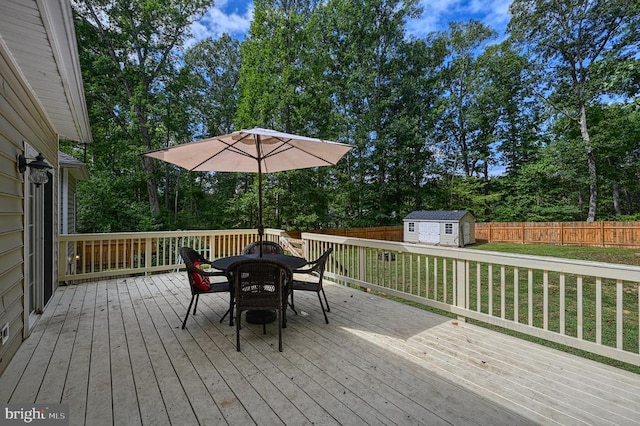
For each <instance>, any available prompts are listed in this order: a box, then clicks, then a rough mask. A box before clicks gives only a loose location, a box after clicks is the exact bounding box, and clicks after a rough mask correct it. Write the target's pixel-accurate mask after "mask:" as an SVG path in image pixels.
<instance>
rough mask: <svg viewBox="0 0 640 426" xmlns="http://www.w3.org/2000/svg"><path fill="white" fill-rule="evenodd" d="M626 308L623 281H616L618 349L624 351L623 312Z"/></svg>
mask: <svg viewBox="0 0 640 426" xmlns="http://www.w3.org/2000/svg"><path fill="white" fill-rule="evenodd" d="M623 307H624V302H623V288H622V281H620V280H617V281H616V348H617V349H622V347H623V345H624V342H623V340H622V325H623V320H622V310H623Z"/></svg>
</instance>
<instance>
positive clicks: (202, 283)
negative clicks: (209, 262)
mask: <svg viewBox="0 0 640 426" xmlns="http://www.w3.org/2000/svg"><path fill="white" fill-rule="evenodd" d="M193 266H195V267H196V268H197V269H200V270H202V266H200V262H198V261H197V260H196V261H195V262H193ZM191 277H192V278H193V284H194V285H195V286H196V288H197V289H198V290H200V291H209V288H211V282H210V281H209V277H207V276H205V275H200V274H198V273H197V272H192V273H191Z"/></svg>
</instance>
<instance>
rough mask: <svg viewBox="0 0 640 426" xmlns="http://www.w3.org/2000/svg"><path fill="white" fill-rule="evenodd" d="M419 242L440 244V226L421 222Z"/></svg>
mask: <svg viewBox="0 0 640 426" xmlns="http://www.w3.org/2000/svg"><path fill="white" fill-rule="evenodd" d="M418 241H420V242H421V243H431V244H437V243H439V242H440V224H439V223H434V222H420V223H419V224H418Z"/></svg>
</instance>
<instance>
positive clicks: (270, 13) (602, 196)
mask: <svg viewBox="0 0 640 426" xmlns="http://www.w3.org/2000/svg"><path fill="white" fill-rule="evenodd" d="M209 3H210V2H208V1H205V0H188V1H184V0H167V1H162V2H161V1H159V0H135V1H133V2H132V1H124V0H113V1H112V0H83V1H78V2H74V8H75V12H76V31H77V38H78V41H79V50H80V57H81V65H82V70H83V80H84V82H85V91H86V97H87V101H88V106H89V111H90V120H91V125H92V132H93V136H94V141H95V142H94V143H93V144H91V145H89V146H88V147H87V152H88V156H87V162H88V165H89V169H90V175H91V179H90V180H89V181H88V182H83V183H82V184H81V185H80V192H79V202H78V205H79V207H80V209H81V211H80V214H79V220H80V227H81V229H82V230H84V231H90V232H98V231H109V230H110V231H115V230H123V231H124V230H128V231H134V230H152V229H204V228H218V229H224V228H237V227H241V228H246V227H255V226H256V225H257V220H258V218H257V216H258V208H257V205H258V203H257V179H256V176H255V175H254V174H234V173H193V172H188V171H186V170H183V169H180V168H177V167H175V166H173V165H170V164H166V163H162V162H159V161H156V160H150V159H147V158H146V157H141V156H140V154H141V153H142V152H144V151H147V150H149V149H156V148H160V147H164V146H172V145H175V144H178V143H185V142H188V141H191V140H197V139H200V138H203V137H207V136H212V135H216V134H223V133H228V132H231V131H233V130H238V129H241V128H249V127H253V126H260V127H268V128H274V129H276V130H281V131H286V132H290V133H297V134H301V135H308V136H314V137H321V138H324V139H328V140H336V141H338V142H344V143H349V144H352V145H353V146H354V149H353V150H352V152H351V153H350V154H349V155H347V156H346V157H345V159H343V160H342V161H341V162H340V163H339V164H338V165H337V166H335V167H326V168H318V169H316V170H296V171H291V172H285V173H276V174H267V175H265V177H264V197H263V198H264V223H265V226H268V227H278V228H285V229H302V230H304V229H307V228H324V227H336V226H345V227H349V226H375V225H387V224H398V223H399V222H400V221H401V218H402V217H404V216H405V215H406V214H407V213H409V212H410V211H412V210H416V209H468V210H471V211H473V212H474V214H475V215H476V217H477V218H479V219H481V220H494V221H500V220H503V221H535V220H543V221H556V220H558V221H563V220H583V219H585V218H593V217H594V216H595V207H594V206H597V209H598V212H599V216H598V217H599V218H600V219H604V218H607V219H617V220H623V219H629V218H634V217H636V216H637V212H638V211H640V181H638V174H637V170H638V167H639V166H640V164H639V161H640V158H639V154H640V151H639V150H638V140H639V138H640V116H639V115H638V111H639V108H638V100H637V99H638V88H639V87H640V84H639V82H640V77H639V76H640V72H639V70H640V66H638V49H637V46H638V37H639V36H638V34H640V31H637V30H638V28H639V25H640V24H639V20H638V17H639V7H640V6H638V4H637V2H628V1H623V0H614V1H610V2H589V1H587V0H580V1H577V2H575V1H573V2H569V1H567V0H553V1H547V2H540V1H537V0H515V1H514V2H512V6H511V11H512V20H511V22H510V24H509V35H510V37H509V39H507V40H504V41H503V42H500V43H496V34H495V31H494V30H493V29H492V28H490V27H488V26H486V25H483V24H481V23H479V22H476V21H469V22H455V23H452V24H451V25H450V27H449V28H448V29H447V30H446V31H443V32H438V33H433V34H429V35H427V36H426V37H424V38H422V39H415V38H411V37H409V36H408V35H407V33H406V22H407V20H408V19H410V18H412V17H416V16H417V14H418V13H419V12H420V10H419V6H418V2H417V1H414V0H411V1H406V2H403V1H396V0H391V1H382V0H328V1H325V2H320V1H317V0H303V1H298V2H279V1H273V0H256V1H255V3H254V5H255V9H254V20H253V22H252V24H251V28H250V32H249V34H248V35H247V37H246V38H245V40H244V41H243V42H242V43H240V42H239V41H238V40H234V39H232V38H231V37H229V36H228V35H223V36H222V37H220V38H219V39H217V40H212V39H207V40H202V41H199V42H197V43H195V44H194V45H192V46H191V47H189V48H188V49H186V50H184V49H183V42H184V40H185V39H186V37H187V36H188V28H189V26H190V24H191V22H193V21H195V20H197V19H199V17H200V16H201V14H202V13H203V12H204V10H205V8H206V7H207V6H209ZM98 17H100V19H98ZM576 28H580V31H574V30H575V29H576ZM598 46H600V49H599V48H598ZM73 149H77V148H76V147H74V148H73ZM495 170H504V174H503V175H499V176H493V175H492V174H495ZM596 170H597V173H596ZM492 172H493V173H492ZM595 194H597V195H598V196H597V197H594V195H595Z"/></svg>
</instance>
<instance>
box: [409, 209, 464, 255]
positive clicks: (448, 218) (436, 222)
mask: <svg viewBox="0 0 640 426" xmlns="http://www.w3.org/2000/svg"><path fill="white" fill-rule="evenodd" d="M403 221H404V241H405V242H410V243H426V244H438V245H443V246H455V247H464V246H465V245H467V244H473V243H475V242H476V237H475V223H476V220H475V218H474V217H473V215H472V214H471V213H469V212H468V211H467V210H416V211H413V212H411V213H409V214H408V215H407V217H405V218H404V219H403Z"/></svg>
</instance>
